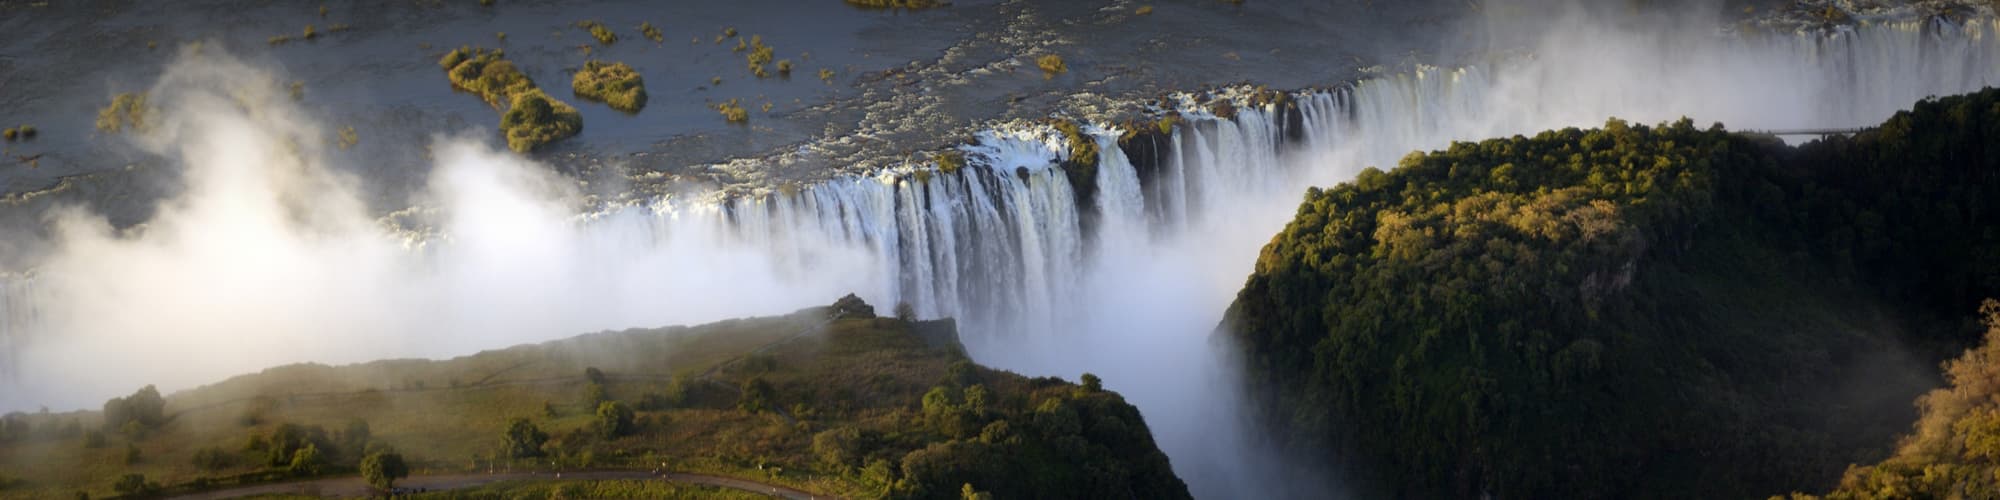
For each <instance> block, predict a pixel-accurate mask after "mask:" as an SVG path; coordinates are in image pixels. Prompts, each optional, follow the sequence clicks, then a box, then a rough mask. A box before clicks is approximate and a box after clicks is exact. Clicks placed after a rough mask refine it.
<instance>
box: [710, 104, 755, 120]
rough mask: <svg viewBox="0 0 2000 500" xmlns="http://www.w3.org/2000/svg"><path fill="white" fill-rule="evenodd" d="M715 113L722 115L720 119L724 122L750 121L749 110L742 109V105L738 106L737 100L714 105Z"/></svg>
mask: <svg viewBox="0 0 2000 500" xmlns="http://www.w3.org/2000/svg"><path fill="white" fill-rule="evenodd" d="M715 111H716V112H718V113H722V118H723V119H725V120H729V123H743V122H747V121H750V110H747V109H743V105H742V104H739V101H738V100H737V99H730V100H728V101H724V102H722V103H720V104H716V105H715Z"/></svg>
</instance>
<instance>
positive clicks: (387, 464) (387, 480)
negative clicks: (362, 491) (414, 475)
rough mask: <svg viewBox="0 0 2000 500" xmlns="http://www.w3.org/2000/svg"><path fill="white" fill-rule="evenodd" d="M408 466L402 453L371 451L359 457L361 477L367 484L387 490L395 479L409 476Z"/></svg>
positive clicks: (394, 484) (393, 484) (393, 483)
mask: <svg viewBox="0 0 2000 500" xmlns="http://www.w3.org/2000/svg"><path fill="white" fill-rule="evenodd" d="M409 475H410V466H409V464H405V463H403V455H402V454H400V453H395V452H383V453H372V454H369V455H368V456H367V457H366V458H362V459H361V477H362V478H363V479H366V480H368V485H369V486H374V487H375V489H378V490H387V489H390V488H394V487H395V486H396V480H397V479H401V478H405V477H409Z"/></svg>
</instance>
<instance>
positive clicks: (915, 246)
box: [0, 20, 2000, 496]
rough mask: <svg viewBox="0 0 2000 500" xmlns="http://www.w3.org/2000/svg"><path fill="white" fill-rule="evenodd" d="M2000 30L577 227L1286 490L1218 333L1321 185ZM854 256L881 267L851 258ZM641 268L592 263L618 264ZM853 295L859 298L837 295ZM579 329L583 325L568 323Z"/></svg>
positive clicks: (1715, 55) (1846, 100) (1831, 40)
mask: <svg viewBox="0 0 2000 500" xmlns="http://www.w3.org/2000/svg"><path fill="white" fill-rule="evenodd" d="M1996 28H2000V24H1996V21H1993V20H1978V21H1972V22H1967V23H1963V24H1953V23H1946V22H1941V21H1928V20H1927V21H1900V22H1881V23H1872V24H1865V25H1862V26H1859V27H1856V28H1853V29H1841V30H1835V31H1832V32H1828V33H1811V34H1799V33H1787V34H1777V35H1761V36H1742V37H1714V38H1713V39H1704V40H1699V41H1696V42H1689V43H1687V44H1682V45H1675V46H1672V47H1659V46H1657V45H1647V44H1646V43H1645V42H1647V41H1646V40H1640V41H1629V40H1626V39H1624V38H1620V35H1618V34H1616V33H1615V32H1594V33H1584V34H1580V35H1577V36H1582V37H1591V36H1600V37H1605V38H1607V39H1608V40H1610V41H1607V42H1604V43H1579V42H1576V41H1574V40H1569V39H1566V38H1562V37H1557V38H1555V39H1554V40H1555V41H1553V42H1551V43H1549V44H1547V45H1545V46H1542V47H1540V48H1538V49H1537V50H1535V51H1533V53H1532V54H1533V55H1531V56H1512V57H1505V58H1499V59H1496V60H1493V61H1490V62H1486V63H1483V64H1476V65H1471V66H1467V67H1460V68H1444V67H1433V66H1415V67H1412V68H1409V69H1407V70H1405V71H1398V72H1381V73H1377V74H1376V75H1375V76H1373V77H1371V78H1367V79H1363V80H1360V81H1357V82H1354V83H1351V84H1348V85H1343V86H1340V87H1338V88H1333V89H1327V90H1312V91H1304V92H1298V93H1294V94H1291V95H1290V96H1289V97H1290V99H1288V100H1280V101H1275V102H1266V103H1263V104H1255V105H1253V104H1250V103H1249V102H1242V103H1239V104H1238V106H1237V107H1236V109H1237V111H1236V113H1235V114H1234V116H1231V117H1229V118H1221V117H1217V116H1214V115H1212V114H1210V113H1209V112H1208V111H1207V110H1206V109H1205V108H1204V107H1203V106H1199V105H1195V104H1192V103H1190V104H1186V105H1182V106H1179V109H1178V110H1177V111H1178V112H1179V115H1180V116H1181V117H1182V120H1181V121H1180V122H1179V123H1178V124H1177V125H1174V126H1173V127H1171V129H1170V130H1167V131H1166V132H1165V133H1164V134H1162V136H1163V137H1164V139H1163V140H1161V141H1159V142H1157V143H1155V144H1153V145H1152V146H1151V147H1153V148H1154V150H1153V154H1152V155H1151V157H1152V159H1151V160H1150V163H1146V164H1143V165H1135V164H1134V161H1133V159H1132V157H1130V156H1128V155H1127V154H1126V152H1125V150H1124V149H1123V148H1122V144H1121V140H1120V139H1121V135H1122V134H1123V132H1124V131H1122V130H1119V129H1116V128H1113V127H1108V126H1104V125H1094V126H1090V127H1086V130H1087V133H1088V134H1089V135H1090V136H1091V137H1090V139H1091V140H1093V141H1095V143H1096V145H1097V148H1096V149H1097V150H1098V151H1097V157H1096V164H1097V172H1096V177H1095V178H1094V184H1095V190H1096V191H1095V196H1094V200H1095V202H1094V203H1093V204H1090V205H1089V206H1079V202H1078V200H1079V199H1080V198H1079V196H1078V193H1077V191H1076V189H1077V187H1076V186H1072V185H1071V183H1070V179H1069V177H1068V176H1067V175H1065V172H1064V170H1063V168H1061V166H1060V165H1061V164H1062V163H1063V162H1064V161H1074V160H1076V158H1074V155H1075V154H1077V152H1074V151H1070V150H1069V146H1068V141H1067V140H1066V138H1065V137H1063V136H1062V135H1061V134H1060V133H1059V132H1057V131H1055V130H1053V129H1052V128H1050V127H1047V126H1039V125H1033V126H1031V125H1020V126H1003V127H996V128H994V129H992V130H987V131H985V132H982V133H979V134H977V135H976V136H975V138H974V140H973V141H972V143H970V144H966V145H962V146H959V147H958V149H957V151H958V152H961V153H963V154H964V155H965V156H966V160H967V161H965V162H964V165H963V167H962V168H957V169H955V170H949V171H947V170H942V169H940V168H939V167H938V166H937V165H934V164H929V163H914V164H907V165H902V166H897V167H892V168H887V169H881V170H877V171H874V172H869V173H866V174H857V175H849V176H841V177H836V178H832V179H829V180H825V181H822V182H816V183H812V184H807V185H802V186H797V187H788V188H784V189H774V190H765V191H761V192H756V193H747V194H739V195H735V196H730V197H711V198H697V199H669V198H662V199H660V200H656V201H655V202H653V203H651V204H649V205H646V206H643V207H632V208H627V209H621V210H617V211H614V212H611V213H605V214H596V215H595V216H593V217H591V218H590V219H589V220H588V221H587V222H583V223H581V224H583V225H585V226H588V227H587V228H585V229H583V230H579V231H578V232H577V235H578V236H575V237H577V238H584V239H591V240H593V241H591V242H590V243H593V244H603V245H616V246H626V247H636V248H641V249H645V248H656V247H669V246H672V245H675V244H677V243H676V242H684V241H698V242H709V241H721V242H723V243H725V244H728V245H730V247H729V248H730V249H731V250H732V251H741V252H745V253H754V254H756V255H758V256H760V257H762V258H765V259H767V260H768V261H769V263H770V265H771V266H774V267H776V268H778V269H779V270H780V271H781V272H779V273H777V274H778V275H779V276H781V277H783V278H784V279H788V280H793V281H794V282H796V283H814V284H822V285H838V286H849V287H853V288H854V290H853V291H855V292H856V293H859V294H861V295H862V296H863V297H865V298H867V299H868V300H869V301H870V302H873V303H876V304H879V305H892V304H896V303H908V304H910V305H911V306H912V307H913V308H914V309H915V310H916V312H917V314H918V315H920V316H924V317H946V316H949V317H954V318H957V319H958V320H959V322H960V323H959V324H960V327H961V331H962V336H963V337H964V339H965V341H966V343H967V346H968V348H969V349H970V351H971V353H972V355H973V357H974V358H975V359H978V360H979V361H981V362H983V363H987V364H991V365H995V366H997V367H999V368H1003V369H1010V370H1015V371H1021V372H1024V373H1028V374H1030V375H1060V376H1065V377H1075V376H1076V375H1077V374H1079V373H1081V372H1083V371H1086V370H1089V371H1093V372H1096V373H1098V374H1100V375H1104V376H1105V377H1104V378H1105V380H1106V383H1107V385H1109V386H1110V387H1112V388H1114V389H1117V390H1119V391H1121V392H1124V393H1125V394H1126V395H1127V396H1128V397H1130V398H1131V399H1132V401H1133V402H1134V403H1135V404H1137V405H1138V406H1139V407H1140V408H1141V409H1142V410H1143V411H1145V412H1146V416H1147V418H1148V420H1149V422H1150V423H1151V424H1152V425H1153V429H1154V430H1155V432H1156V434H1158V435H1159V436H1160V442H1161V446H1162V447H1163V448H1164V449H1166V451H1167V452H1168V453H1169V455H1170V456H1171V457H1172V459H1173V460H1174V465H1175V468H1176V470H1177V471H1178V472H1179V473H1181V474H1182V475H1183V477H1186V478H1188V479H1189V482H1190V485H1191V486H1192V487H1193V488H1194V489H1195V491H1196V493H1197V494H1204V495H1219V496H1229V494H1230V493H1231V492H1243V491H1270V490H1269V489H1270V488H1274V487H1278V488H1282V486H1274V485H1282V484H1284V483H1287V481H1279V480H1275V479H1273V478H1271V477H1267V476H1268V475H1271V474H1278V473H1279V472H1278V470H1279V469H1282V466H1283V464H1281V463H1275V460H1274V459H1271V458H1270V457H1264V456H1261V455H1257V453H1256V452H1255V448H1256V447H1255V446H1254V443H1252V440H1253V438H1251V437H1249V436H1247V434H1248V433H1245V432H1241V428H1240V422H1236V421H1235V420H1232V419H1234V418H1238V417H1237V416H1235V415H1236V414H1233V413H1231V410H1229V409H1230V408H1233V407H1234V405H1235V404H1236V403H1238V402H1235V401H1233V400H1231V398H1235V397H1236V396H1235V389H1234V387H1232V386H1230V380H1233V378H1232V377H1233V372H1231V371H1230V369H1229V368H1228V365H1227V362H1226V360H1223V359H1220V356H1219V355H1218V353H1217V352H1216V351H1217V350H1216V349H1214V348H1213V347H1212V344H1210V342H1211V341H1212V340H1213V338H1212V337H1211V335H1210V333H1211V332H1210V330H1211V329H1212V328H1213V326H1214V325H1215V324H1216V321H1217V320H1218V319H1219V318H1220V315H1221V313H1222V309H1223V308H1224V307H1226V306H1227V304H1228V301H1229V299H1230V298H1231V297H1233V295H1234V293H1235V291H1236V289H1237V288H1239V287H1240V286H1241V285H1242V280H1243V277H1244V276H1245V275H1246V274H1247V273H1248V272H1249V270H1250V267H1251V266H1252V265H1253V263H1254V260H1255V257H1256V255H1257V252H1258V249H1259V248H1260V246H1261V245H1262V244H1263V243H1264V242H1266V241H1268V240H1269V238H1270V235H1271V234H1273V233H1275V232H1276V231H1277V230H1278V229H1279V228H1280V227H1282V226H1283V225H1284V224H1285V222H1286V221H1287V220H1288V219H1289V218H1290V216H1291V215H1292V213H1293V211H1294V209H1295V208H1296V205H1297V202H1298V199H1299V195H1300V193H1301V192H1302V191H1303V190H1304V189H1305V187H1306V186H1309V185H1324V184H1329V183H1333V182H1339V181H1344V180H1346V179H1348V178H1350V177H1351V176H1352V175H1353V173H1354V172H1356V171H1358V170H1359V169H1361V168H1363V167H1368V166H1380V167H1383V168H1390V167H1393V166H1394V165H1395V164H1396V162H1397V161H1398V160H1399V159H1400V158H1402V157H1403V155H1405V154H1407V153H1409V152H1410V151H1412V150H1419V149H1436V148H1442V147H1445V146H1447V145H1448V144H1449V143H1450V142H1451V141H1459V140H1475V139H1481V138H1487V137H1495V136H1507V135H1513V134H1525V133H1533V132H1535V131H1538V130H1544V129H1549V128H1560V127H1571V126H1581V127H1588V126H1595V125H1598V124H1602V123H1603V120H1604V119H1606V118H1608V117H1611V116H1614V115H1615V116H1619V117H1623V118H1626V119H1630V120H1633V121H1635V122H1639V123H1653V122H1658V121H1666V120H1673V119H1677V118H1679V117H1681V116H1688V117H1692V118H1694V119H1697V120H1703V121H1704V123H1705V122H1706V121H1721V122H1724V123H1726V124H1729V125H1730V126H1731V127H1733V128H1739V129H1740V128H1801V127H1841V126H1858V125H1869V124H1873V123H1876V122H1879V121H1880V120H1882V119H1884V118H1886V117H1887V116H1889V115H1890V113H1892V112H1893V111H1894V110H1897V109H1901V108H1904V107H1907V106H1908V105H1909V104H1910V103H1911V102H1913V101H1915V100H1917V99H1919V98H1922V97H1925V96H1928V95H1943V94H1950V93H1958V92H1965V91H1971V90H1975V89H1978V88H1980V87H1982V86H1985V85H1990V84H1993V83H1995V82H2000V64H1996V63H2000V61H1996V57H2000V36H1996V35H2000V33H1994V31H1996ZM1620 40H1625V41H1622V42H1621V41H1620ZM1592 42H1595V41H1594V40H1593V41H1592ZM1607 68H1615V69H1616V70H1610V69H1607ZM1182 97H1183V98H1184V99H1186V100H1189V101H1190V102H1191V98H1187V96H1182ZM1294 119H1295V120H1294ZM1293 123H1296V124H1297V125H1296V126H1297V127H1298V128H1297V129H1296V130H1297V131H1298V132H1299V133H1298V136H1299V138H1300V140H1298V141H1296V142H1293V141H1290V140H1288V136H1290V134H1289V133H1288V132H1291V131H1293V130H1294V129H1292V128H1291V127H1292V126H1293ZM1142 167H1143V168H1142ZM1093 215H1094V216H1095V218H1094V219H1093V218H1092V217H1091V216H1093ZM1087 220H1095V221H1096V223H1095V224H1090V225H1088V227H1087V225H1086V221H1087ZM1086 231H1089V232H1090V233H1089V234H1086ZM710 233H714V234H710ZM692 234H701V235H707V236H706V237H702V238H693V239H689V237H688V235H692ZM598 238H603V239H606V240H607V241H602V242H600V241H594V240H595V239H598ZM427 252H428V250H427ZM853 253H859V254H864V255H865V256H866V258H865V259H844V258H835V254H841V255H845V254H853ZM425 255H449V252H441V253H436V254H433V253H426V254H425ZM586 255H593V256H594V255H598V254H593V253H586ZM424 258H434V257H424ZM857 262H860V263H857ZM625 264H626V263H624V262H616V261H612V262H592V263H579V264H578V267H581V268H586V269H590V268H594V267H592V266H601V267H603V268H604V269H606V271H605V272H611V273H615V272H617V270H618V269H619V268H620V267H619V266H622V265H625ZM838 266H848V267H867V268H868V269H835V267H838ZM855 275H872V276H875V277H876V278H879V279H872V280H861V279H855V278H852V277H853V276H855ZM830 276H838V278H833V277H830ZM669 278H671V277H660V279H669ZM835 279H841V280H848V279H853V280H854V282H851V283H850V282H839V283H827V281H828V280H835ZM0 283H4V286H0V352H6V353H7V355H8V356H14V355H17V353H18V352H20V350H21V349H23V348H24V346H28V345H29V344H31V343H33V342H34V340H35V338H34V337H35V335H36V333H37V331H38V330H39V329H40V328H42V327H41V326H40V325H42V321H43V319H44V317H43V314H42V309H41V307H40V304H43V303H45V302H44V301H47V300H52V299H50V298H49V297H48V295H49V293H51V292H48V291H45V290H41V289H40V288H39V287H38V286H37V282H36V280H33V279H26V278H19V277H14V278H6V279H0ZM614 292H616V291H614ZM826 298H827V299H828V300H830V299H832V297H831V296H829V297H826ZM884 309H886V307H885V308H884ZM717 319H720V318H717ZM561 333H574V332H557V331H552V332H547V334H549V335H556V334H561ZM495 347H497V346H495ZM6 361H7V363H6V364H5V366H6V367H14V366H18V365H17V364H16V363H13V362H12V360H11V359H8V360H6ZM0 369H4V368H0ZM0 375H6V374H4V373H0ZM137 382H138V383H134V384H132V385H134V386H136V385H140V384H142V383H145V382H144V381H137ZM1218 412H1220V413H1218ZM1265 469H1269V470H1265ZM1294 487H1299V488H1311V487H1313V486H1312V485H1294ZM1280 491H1282V490H1280ZM1298 491H1310V490H1309V489H1307V490H1298ZM1259 496H1270V495H1259ZM1279 496H1283V495H1279Z"/></svg>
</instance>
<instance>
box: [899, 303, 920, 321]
mask: <svg viewBox="0 0 2000 500" xmlns="http://www.w3.org/2000/svg"><path fill="white" fill-rule="evenodd" d="M896 319H900V320H903V321H905V322H911V321H916V320H917V308H916V306H912V305H910V303H909V302H897V303H896Z"/></svg>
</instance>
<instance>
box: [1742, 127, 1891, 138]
mask: <svg viewBox="0 0 2000 500" xmlns="http://www.w3.org/2000/svg"><path fill="white" fill-rule="evenodd" d="M1869 130H1875V127H1858V128H1798V129H1776V130H1754V129H1752V130H1738V131H1737V132H1741V133H1745V134H1752V135H1775V136H1780V137H1783V136H1802V135H1810V136H1818V137H1829V136H1836V135H1854V134H1859V133H1862V132H1866V131H1869Z"/></svg>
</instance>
